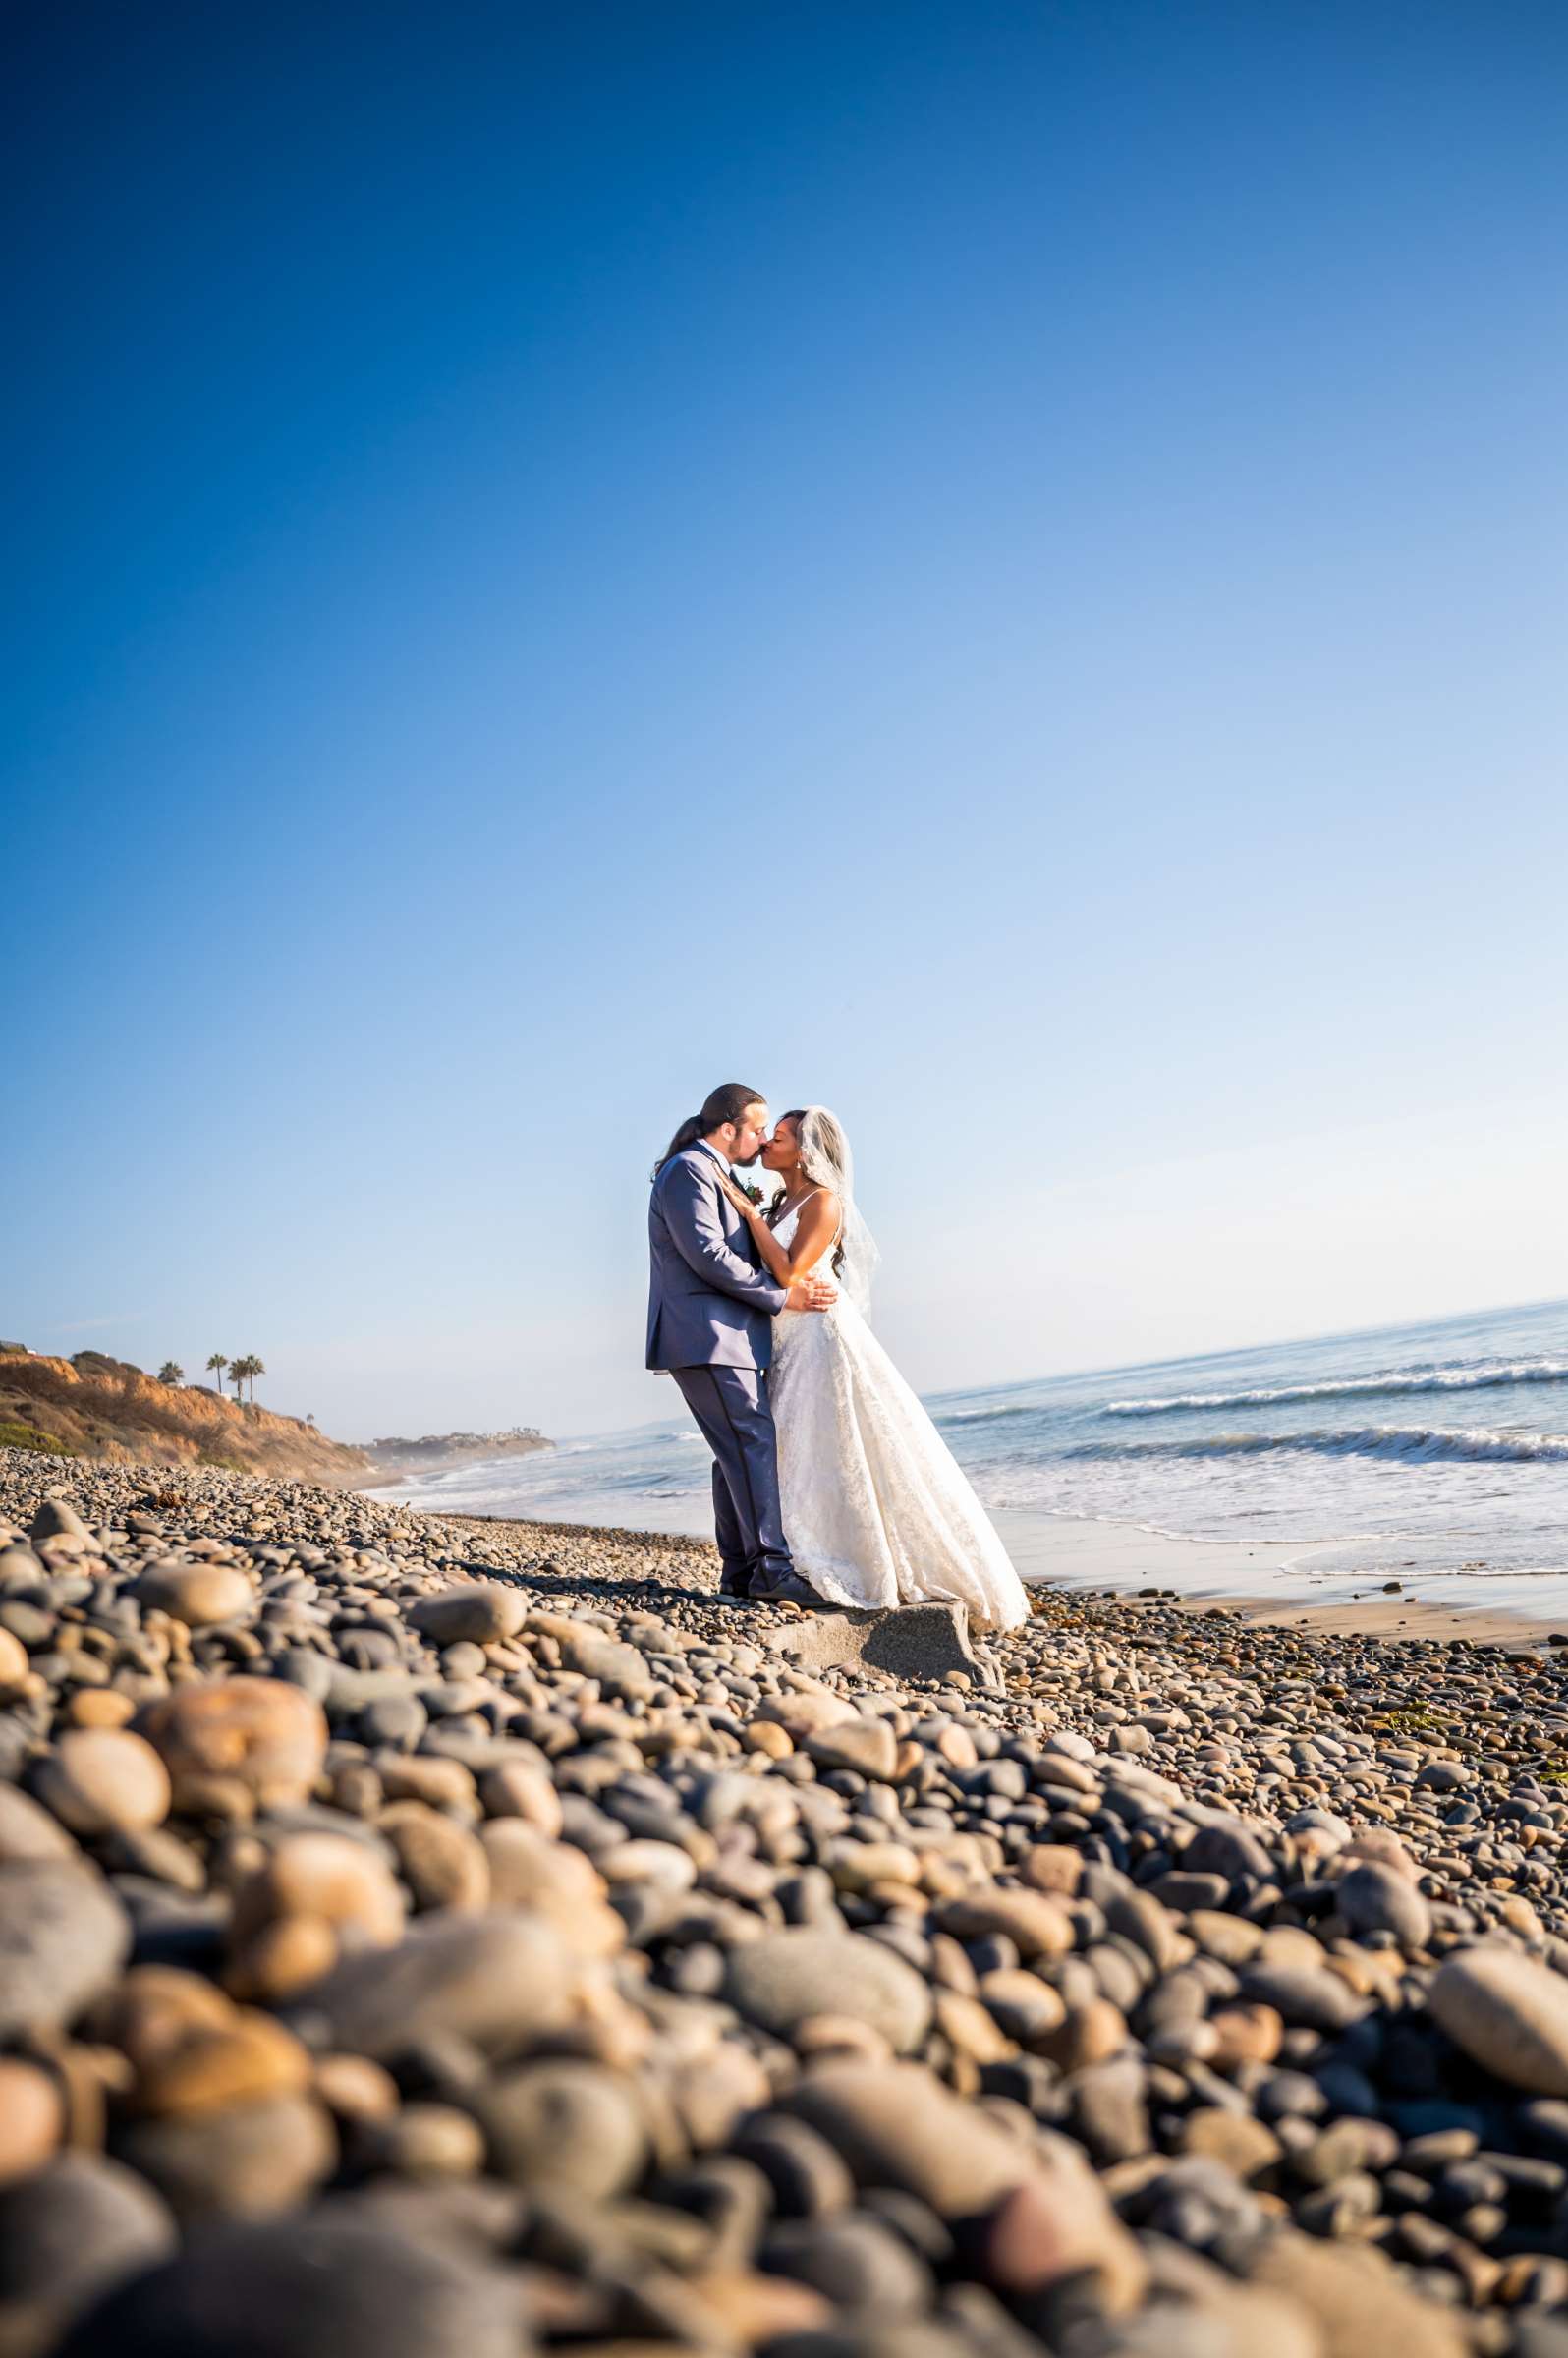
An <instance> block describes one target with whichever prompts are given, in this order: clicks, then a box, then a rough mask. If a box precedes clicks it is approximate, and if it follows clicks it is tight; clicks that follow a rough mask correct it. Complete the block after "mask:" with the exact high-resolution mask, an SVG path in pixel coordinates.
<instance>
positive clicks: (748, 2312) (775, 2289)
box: [666, 2269, 834, 2358]
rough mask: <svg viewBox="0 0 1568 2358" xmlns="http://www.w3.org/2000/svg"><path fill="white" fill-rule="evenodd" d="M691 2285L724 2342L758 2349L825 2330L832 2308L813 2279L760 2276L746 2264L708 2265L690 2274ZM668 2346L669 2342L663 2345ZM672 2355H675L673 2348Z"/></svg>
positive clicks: (832, 2312)
mask: <svg viewBox="0 0 1568 2358" xmlns="http://www.w3.org/2000/svg"><path fill="white" fill-rule="evenodd" d="M691 2284H692V2290H693V2291H694V2292H695V2293H696V2295H697V2297H698V2299H699V2300H700V2302H701V2303H702V2305H703V2307H704V2308H706V2309H709V2310H711V2312H712V2314H713V2316H714V2318H715V2319H716V2320H717V2322H718V2326H719V2329H720V2333H721V2335H722V2338H723V2339H724V2341H725V2342H726V2343H731V2342H734V2343H739V2344H740V2345H741V2347H742V2348H744V2349H756V2347H758V2345H759V2344H761V2343H763V2342H768V2341H778V2340H782V2339H783V2338H784V2337H785V2336H786V2335H787V2334H792V2333H825V2332H826V2331H827V2330H828V2328H829V2327H830V2326H831V2325H832V2323H833V2318H834V2310H833V2305H832V2303H831V2301H829V2300H828V2299H827V2297H826V2296H825V2294H823V2293H820V2292H818V2291H817V2290H816V2287H815V2286H814V2285H812V2284H797V2283H795V2282H794V2281H793V2280H792V2279H791V2278H790V2277H788V2276H764V2275H761V2274H756V2273H755V2272H754V2271H752V2270H750V2269H736V2270H734V2271H720V2270H717V2269H710V2270H709V2271H708V2272H707V2273H706V2274H703V2275H699V2276H694V2277H693V2278H692V2279H691ZM666 2346H667V2345H666ZM671 2358H677V2354H676V2353H672V2354H671Z"/></svg>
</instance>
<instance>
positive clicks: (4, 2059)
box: [0, 2055, 65, 2186]
mask: <svg viewBox="0 0 1568 2358" xmlns="http://www.w3.org/2000/svg"><path fill="white" fill-rule="evenodd" d="M64 2130H65V2106H64V2105H63V2103H62V2102H61V2098H60V2091H59V2088H58V2087H57V2086H56V2084H55V2082H54V2081H53V2080H52V2079H51V2078H50V2076H49V2074H48V2073H47V2072H46V2071H40V2070H39V2068H38V2066H37V2064H36V2063H25V2062H23V2061H22V2059H21V2058H20V2057H19V2056H16V2055H0V2186H11V2185H14V2184H15V2183H16V2181H17V2180H18V2179H19V2178H30V2177H31V2175H32V2173H33V2171H34V2170H37V2169H41V2168H42V2167H43V2165H44V2163H45V2162H46V2161H48V2160H49V2159H50V2157H51V2155H52V2154H53V2153H54V2152H55V2151H56V2149H57V2148H58V2146H59V2144H60V2140H61V2137H62V2135H63V2133H64Z"/></svg>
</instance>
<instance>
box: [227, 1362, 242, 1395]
mask: <svg viewBox="0 0 1568 2358" xmlns="http://www.w3.org/2000/svg"><path fill="white" fill-rule="evenodd" d="M229 1381H230V1382H231V1383H232V1384H233V1386H234V1396H235V1398H236V1400H238V1399H240V1398H242V1397H243V1395H244V1392H245V1361H244V1360H243V1359H231V1360H230V1362H229Z"/></svg>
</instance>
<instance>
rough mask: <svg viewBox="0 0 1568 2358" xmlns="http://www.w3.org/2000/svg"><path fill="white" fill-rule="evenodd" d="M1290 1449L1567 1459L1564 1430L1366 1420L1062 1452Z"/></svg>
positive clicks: (1458, 1460) (1438, 1459)
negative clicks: (1342, 1426) (1325, 1428)
mask: <svg viewBox="0 0 1568 2358" xmlns="http://www.w3.org/2000/svg"><path fill="white" fill-rule="evenodd" d="M1289 1451H1297V1452H1301V1453H1304V1454H1306V1455H1309V1456H1313V1457H1382V1458H1395V1459H1398V1460H1400V1461H1401V1462H1402V1463H1404V1464H1406V1465H1418V1464H1419V1465H1437V1464H1441V1463H1443V1462H1444V1461H1450V1462H1452V1463H1454V1464H1461V1465H1475V1464H1484V1463H1487V1462H1490V1463H1492V1464H1497V1465H1510V1466H1521V1465H1531V1464H1535V1463H1539V1462H1542V1461H1544V1462H1548V1463H1550V1462H1555V1463H1558V1464H1568V1432H1488V1431H1487V1429H1486V1428H1485V1427H1484V1426H1472V1427H1469V1428H1466V1427H1463V1426H1460V1427H1454V1428H1451V1429H1449V1430H1448V1431H1447V1432H1442V1431H1439V1430H1437V1429H1435V1428H1434V1427H1432V1426H1429V1425H1365V1426H1360V1427H1354V1428H1349V1429H1346V1430H1344V1431H1339V1432H1216V1433H1209V1434H1206V1435H1205V1436H1204V1437H1203V1438H1202V1439H1195V1440H1188V1441H1086V1442H1084V1443H1082V1444H1081V1445H1080V1446H1079V1447H1078V1448H1076V1449H1069V1450H1068V1451H1066V1453H1065V1454H1066V1455H1067V1456H1068V1457H1073V1458H1079V1459H1097V1460H1101V1461H1109V1460H1113V1459H1114V1460H1120V1461H1122V1462H1124V1463H1125V1462H1137V1461H1140V1460H1143V1461H1145V1462H1148V1460H1150V1459H1157V1458H1205V1457H1266V1456H1271V1455H1275V1454H1284V1453H1287V1452H1289Z"/></svg>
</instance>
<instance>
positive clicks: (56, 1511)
mask: <svg viewBox="0 0 1568 2358" xmlns="http://www.w3.org/2000/svg"><path fill="white" fill-rule="evenodd" d="M91 1536H92V1535H91V1533H90V1532H89V1531H88V1529H87V1527H86V1525H85V1523H84V1522H83V1520H82V1517H81V1516H80V1515H79V1514H78V1513H77V1510H76V1508H75V1507H74V1506H73V1505H72V1504H71V1502H70V1501H69V1499H66V1498H45V1499H44V1500H43V1501H42V1503H41V1504H40V1506H39V1508H38V1511H37V1513H36V1514H35V1515H34V1516H33V1518H32V1521H31V1523H30V1524H29V1525H28V1539H29V1540H59V1539H66V1540H86V1539H90V1538H91Z"/></svg>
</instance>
